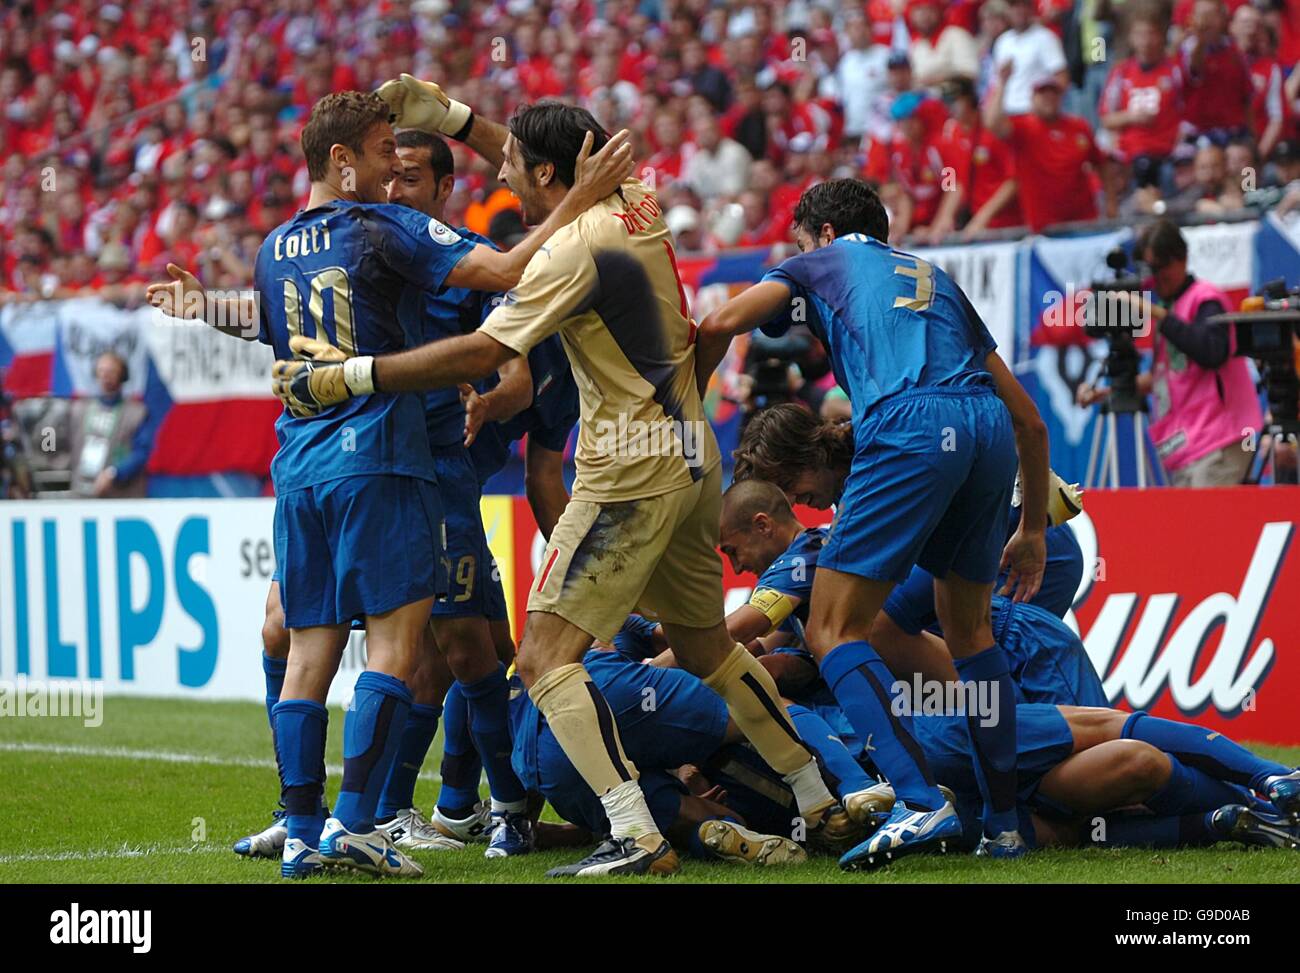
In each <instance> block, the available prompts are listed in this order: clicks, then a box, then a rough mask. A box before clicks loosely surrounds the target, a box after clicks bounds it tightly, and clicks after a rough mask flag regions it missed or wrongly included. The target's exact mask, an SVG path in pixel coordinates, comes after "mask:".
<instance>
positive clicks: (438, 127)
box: [378, 74, 474, 141]
mask: <svg viewBox="0 0 1300 973" xmlns="http://www.w3.org/2000/svg"><path fill="white" fill-rule="evenodd" d="M378 94H379V97H380V98H382V99H384V101H385V102H387V103H388V107H389V109H391V110H392V112H393V118H392V122H393V124H394V125H396V126H397V127H398V128H417V129H419V130H420V131H422V132H428V133H430V134H440V135H446V136H447V137H448V138H453V139H457V140H459V141H464V139H465V137H466V136H467V135H468V134H469V129H470V123H471V122H472V121H473V120H474V113H473V112H472V111H470V108H469V106H468V105H464V104H461V103H460V102H459V101H453V100H452V99H451V98H448V97H447V95H446V94H445V93H444V92H443V90H442V88H441V87H439V86H438V85H437V84H435V83H434V82H432V81H421V80H420V79H419V78H416V77H414V76H412V75H409V74H403V75H402V76H401V77H400V78H397V79H394V80H391V81H385V82H384V83H383V84H381V85H380V86H379V92H378Z"/></svg>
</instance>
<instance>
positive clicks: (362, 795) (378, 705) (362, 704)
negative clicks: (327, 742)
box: [334, 670, 411, 834]
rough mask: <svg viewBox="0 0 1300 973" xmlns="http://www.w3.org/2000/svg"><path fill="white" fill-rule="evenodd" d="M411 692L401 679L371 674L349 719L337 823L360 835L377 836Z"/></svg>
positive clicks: (360, 681)
mask: <svg viewBox="0 0 1300 973" xmlns="http://www.w3.org/2000/svg"><path fill="white" fill-rule="evenodd" d="M410 709H411V691H410V690H409V689H407V688H406V683H404V682H402V680H400V679H398V678H397V677H396V676H390V675H388V674H386V673H383V672H372V671H369V670H367V671H366V672H363V673H362V674H361V675H359V676H357V685H356V689H355V690H353V693H352V706H351V708H349V709H348V712H347V715H346V716H345V717H344V718H343V786H342V787H341V788H340V789H339V797H338V800H337V801H335V802H334V817H336V818H338V820H339V822H340V823H342V825H343V827H345V828H347V829H348V830H349V831H351V832H353V833H354V834H364V833H366V832H368V831H372V830H374V827H375V807H376V805H378V803H379V792H380V790H382V789H383V786H384V782H385V781H386V780H388V771H389V770H390V769H391V768H392V766H393V758H394V757H396V756H397V744H398V742H399V741H400V740H401V738H402V728H403V727H404V726H405V725H406V717H407V713H408V712H410Z"/></svg>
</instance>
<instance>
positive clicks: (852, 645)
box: [821, 642, 945, 811]
mask: <svg viewBox="0 0 1300 973" xmlns="http://www.w3.org/2000/svg"><path fill="white" fill-rule="evenodd" d="M821 674H822V678H823V679H824V680H826V684H827V685H828V686H830V688H831V692H832V693H834V694H835V700H836V702H838V703H839V704H840V708H841V709H842V710H844V715H845V716H847V717H848V719H849V723H851V724H852V725H853V729H854V730H856V731H857V734H858V737H859V738H860V739H862V740H867V741H869V742H870V743H871V759H872V762H873V763H875V765H876V766H877V767H879V768H880V772H881V773H883V774H884V775H885V777H886V779H888V781H889V783H890V784H892V785H893V788H894V793H895V794H896V795H897V796H898V799H899V800H900V801H902V802H904V803H905V804H906V805H907V806H908V807H909V808H912V809H914V810H931V811H932V810H937V809H938V808H941V807H943V805H944V800H945V798H944V796H943V794H942V793H940V791H939V788H938V787H936V786H935V783H934V778H933V777H932V776H931V775H930V767H929V765H928V764H927V763H926V761H925V753H924V751H922V749H921V746H920V744H919V743H917V742H916V737H915V736H914V735H913V733H912V717H911V716H910V715H908V712H907V707H895V706H893V695H897V692H896V691H894V690H893V686H894V684H895V679H894V674H893V673H892V672H890V671H889V667H888V666H887V665H885V662H884V660H883V659H881V658H880V656H878V655H877V654H876V650H875V649H873V648H872V647H871V646H870V645H868V644H867V643H866V642H845V643H844V644H843V645H837V646H836V647H835V648H834V649H832V650H831V651H830V652H828V653H827V654H826V657H825V658H824V659H822V661H821ZM891 694H892V695H891ZM896 710H897V711H898V712H896Z"/></svg>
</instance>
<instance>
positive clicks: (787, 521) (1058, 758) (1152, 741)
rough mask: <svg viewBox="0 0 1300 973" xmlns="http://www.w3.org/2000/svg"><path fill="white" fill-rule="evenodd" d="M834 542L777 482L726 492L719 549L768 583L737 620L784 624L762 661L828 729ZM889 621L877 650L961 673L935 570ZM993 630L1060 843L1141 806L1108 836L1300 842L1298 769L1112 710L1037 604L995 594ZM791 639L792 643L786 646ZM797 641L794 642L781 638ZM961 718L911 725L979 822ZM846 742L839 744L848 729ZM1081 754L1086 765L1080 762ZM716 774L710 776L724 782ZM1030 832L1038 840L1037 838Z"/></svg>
mask: <svg viewBox="0 0 1300 973" xmlns="http://www.w3.org/2000/svg"><path fill="white" fill-rule="evenodd" d="M1056 529H1057V528H1053V530H1056ZM1060 529H1061V530H1068V528H1060ZM824 536H825V532H824V531H823V530H821V529H811V530H804V529H803V528H802V525H800V524H799V523H798V521H797V520H795V518H794V516H793V511H791V510H790V508H789V505H788V503H787V502H786V499H785V497H784V495H782V494H781V492H780V491H779V490H778V489H777V488H776V487H775V486H774V485H772V484H768V483H764V482H763V481H759V480H746V481H741V482H739V483H736V484H733V485H732V487H731V488H730V489H729V490H728V491H727V493H726V494H725V495H724V496H723V526H722V539H723V545H722V550H723V552H724V554H726V555H727V556H728V558H730V560H731V561H732V564H733V567H734V568H735V569H736V570H737V571H738V572H743V571H752V572H754V573H757V574H759V575H760V579H759V582H758V584H757V586H756V587H755V590H754V593H753V596H752V597H751V599H750V602H749V603H748V604H747V605H744V606H741V607H740V608H738V609H736V611H734V612H733V613H732V614H731V616H729V618H728V623H729V624H730V625H732V627H733V632H734V633H735V634H736V635H737V637H738V638H742V639H743V638H745V637H746V636H756V634H757V633H762V632H765V630H766V629H767V628H770V627H771V626H772V625H773V624H777V625H778V626H779V628H778V629H777V633H776V638H770V637H763V638H762V639H761V640H760V645H759V646H758V648H759V649H760V650H767V654H766V655H765V656H764V657H763V659H762V661H763V663H764V664H765V665H767V666H768V668H769V671H771V672H772V673H773V675H774V677H775V678H776V680H777V684H778V686H780V687H781V690H782V692H783V693H784V694H785V695H786V696H789V697H792V698H795V699H797V700H798V701H799V702H801V703H803V704H805V705H807V706H809V707H811V708H815V709H816V711H817V712H818V714H819V715H820V716H821V717H822V718H823V719H824V720H825V721H826V722H827V723H828V724H829V725H830V726H834V727H840V726H842V725H843V717H842V714H839V713H838V712H837V709H836V707H835V705H834V701H833V700H832V699H829V698H827V696H826V694H825V685H824V683H822V682H821V680H820V679H819V678H818V675H817V670H816V667H815V665H814V664H813V662H812V660H811V658H810V656H809V655H808V654H807V651H806V649H804V648H803V647H802V646H801V645H800V644H799V642H798V633H799V630H800V628H801V615H802V613H803V612H805V611H806V610H807V609H806V604H807V597H808V594H809V592H810V591H811V589H812V585H813V578H814V576H815V573H816V571H817V558H818V553H819V551H820V549H821V545H822V542H823V541H824ZM782 545H785V546H784V547H783V546H782ZM778 552H779V553H778ZM1048 563H1049V568H1048V575H1047V576H1045V578H1044V584H1045V586H1047V587H1052V586H1053V578H1052V577H1051V575H1052V573H1053V572H1054V571H1059V572H1060V573H1062V574H1064V575H1066V576H1067V577H1073V578H1074V579H1075V583H1076V584H1077V578H1078V575H1077V571H1076V570H1075V568H1074V567H1073V566H1072V564H1071V562H1070V559H1069V558H1062V559H1061V560H1059V561H1057V562H1056V563H1055V566H1053V561H1052V559H1049V562H1048ZM881 616H882V619H887V620H888V622H889V626H890V627H891V628H892V632H889V633H887V634H882V633H881V629H882V627H881V625H880V620H878V622H877V625H876V626H874V627H873V642H874V644H876V645H878V646H880V647H881V654H882V656H884V657H885V658H887V659H889V658H897V659H900V660H901V659H918V658H924V659H926V660H927V664H926V666H925V668H926V669H927V670H928V671H926V672H923V673H917V674H918V675H923V676H924V678H927V679H931V680H940V679H951V678H952V674H951V672H950V671H948V670H949V668H950V667H949V666H948V665H946V660H947V653H946V652H945V651H944V647H943V643H942V642H941V641H940V640H939V639H938V638H937V637H936V636H935V635H933V634H930V633H928V632H927V631H926V629H927V628H930V627H933V625H934V622H935V621H936V618H935V614H934V586H933V579H932V578H930V576H929V575H928V574H927V573H926V572H924V571H922V570H921V569H920V568H915V569H913V573H912V574H911V575H910V576H909V578H908V580H907V581H906V582H905V583H904V584H902V585H900V586H898V587H897V588H895V589H894V591H893V592H891V594H890V597H889V599H887V600H886V603H885V607H884V609H883V610H882V612H881ZM993 628H994V630H995V631H996V632H998V637H999V644H1001V645H1002V646H1003V649H1004V650H1005V651H1006V652H1007V653H1008V655H1009V656H1010V657H1011V659H1012V660H1013V661H1012V666H1011V672H1012V676H1013V678H1014V679H1015V680H1016V693H1017V698H1018V700H1019V702H1020V704H1021V705H1018V707H1017V727H1018V730H1017V770H1018V776H1019V799H1018V804H1019V807H1020V814H1021V824H1022V825H1026V824H1027V823H1028V820H1029V819H1028V817H1027V814H1028V813H1029V811H1032V810H1035V809H1038V810H1041V811H1043V812H1044V813H1046V814H1048V815H1054V819H1055V821H1056V822H1058V827H1057V828H1056V829H1054V830H1053V831H1052V832H1051V834H1052V835H1053V838H1052V840H1054V841H1058V842H1059V841H1060V840H1061V838H1062V836H1064V835H1068V834H1069V833H1070V831H1069V829H1068V828H1065V829H1064V830H1062V829H1061V823H1062V822H1066V823H1068V822H1069V821H1070V820H1074V819H1078V818H1079V817H1080V816H1081V815H1091V814H1095V813H1098V812H1103V811H1114V810H1115V809H1118V808H1124V807H1127V806H1129V805H1132V804H1145V805H1146V806H1147V808H1148V810H1150V811H1151V812H1152V814H1153V815H1155V816H1156V817H1159V818H1161V819H1162V820H1155V819H1154V818H1150V817H1148V818H1134V819H1132V820H1130V819H1128V818H1124V819H1123V820H1122V822H1121V823H1119V824H1118V828H1117V829H1116V828H1112V829H1111V830H1110V832H1109V834H1110V835H1111V840H1112V842H1113V841H1131V842H1139V843H1141V842H1145V841H1148V840H1157V839H1160V840H1170V839H1169V836H1170V835H1174V836H1177V835H1179V834H1181V835H1182V840H1184V841H1189V842H1190V841H1193V840H1198V839H1197V836H1198V835H1199V836H1200V838H1204V839H1205V840H1210V839H1214V840H1219V839H1221V838H1224V837H1236V838H1240V839H1241V840H1245V841H1248V842H1253V843H1280V842H1290V841H1292V840H1294V835H1293V834H1292V833H1291V832H1289V831H1287V830H1286V825H1287V818H1286V816H1287V815H1294V814H1295V813H1296V812H1297V811H1298V810H1300V775H1297V774H1296V773H1294V772H1292V771H1291V770H1290V768H1287V767H1284V766H1282V765H1279V764H1276V763H1272V762H1270V761H1267V760H1263V759H1261V758H1258V757H1255V756H1254V755H1253V754H1251V753H1249V751H1246V750H1245V749H1244V748H1242V747H1240V746H1238V745H1236V744H1234V743H1232V742H1231V741H1229V740H1227V739H1226V738H1224V737H1222V736H1221V735H1219V734H1214V733H1210V732H1209V731H1207V730H1205V729H1204V728H1202V727H1198V726H1194V725H1192V724H1186V723H1178V722H1175V721H1170V720H1161V719H1156V718H1153V717H1149V716H1146V715H1145V714H1136V715H1134V714H1127V713H1123V712H1121V711H1118V710H1113V709H1110V708H1109V707H1108V705H1107V700H1106V696H1105V693H1104V691H1103V689H1102V686H1101V680H1100V678H1099V677H1098V676H1097V674H1096V671H1095V669H1094V668H1093V667H1092V664H1091V662H1090V660H1089V659H1088V657H1087V653H1086V651H1085V650H1084V647H1083V643H1082V642H1081V641H1080V640H1079V638H1078V636H1076V635H1075V634H1074V632H1072V631H1071V630H1070V629H1069V628H1068V627H1067V626H1066V625H1065V624H1064V623H1063V622H1061V621H1060V620H1059V619H1058V618H1056V617H1055V616H1054V615H1052V614H1050V613H1048V612H1046V611H1044V610H1042V609H1041V608H1038V607H1037V606H1035V605H1031V604H1016V603H1014V602H1012V601H1010V600H1009V599H1006V598H1002V597H994V599H993ZM893 633H897V634H898V636H901V637H902V638H906V639H921V640H923V644H922V645H921V647H920V648H919V649H913V650H912V651H911V652H910V653H904V652H903V651H902V650H901V647H900V646H898V645H897V644H896V641H895V640H896V636H895V635H894V634H893ZM783 634H784V635H787V636H789V638H784V639H783V638H781V635H783ZM789 641H792V642H793V643H794V644H792V645H781V644H777V643H778V642H789ZM927 647H928V649H927ZM896 664H898V665H901V664H902V663H896ZM894 671H895V674H896V675H898V676H899V678H900V679H902V680H904V681H905V682H906V681H907V680H909V679H911V678H912V673H911V672H908V671H907V670H906V669H903V668H900V669H895V670H894ZM1058 704H1059V707H1060V708H1059V710H1058ZM962 722H963V720H962V719H961V718H960V717H956V716H942V715H934V716H927V715H917V716H916V719H915V725H916V731H917V739H918V741H919V742H920V743H921V745H922V746H923V747H924V749H925V753H926V756H927V759H929V761H930V763H931V766H932V767H933V768H934V770H935V774H936V777H938V779H940V780H943V781H944V782H945V783H947V784H949V785H951V786H952V787H953V789H954V791H956V793H957V804H956V806H957V810H958V813H959V814H961V815H962V817H963V820H964V822H968V823H971V824H973V823H974V822H975V821H977V820H978V816H979V812H980V806H981V799H980V794H979V788H978V783H977V780H976V778H975V774H974V769H973V755H972V754H971V752H970V747H969V743H968V738H967V736H966V734H965V732H964V730H963V728H962ZM840 735H841V738H843V732H842V731H841V733H840ZM845 742H848V741H847V740H846V741H845ZM851 749H852V748H851ZM1085 752H1086V754H1087V756H1086V758H1085V757H1083V756H1081V755H1083V754H1085ZM706 773H707V772H706ZM708 776H709V777H710V779H713V777H715V776H717V774H716V773H715V774H712V775H708ZM1251 790H1254V791H1258V792H1260V793H1262V794H1264V795H1266V796H1267V797H1268V799H1269V801H1271V802H1272V805H1271V806H1270V805H1268V804H1263V803H1262V802H1257V801H1255V800H1254V799H1253V798H1252V796H1251ZM864 797H866V796H864ZM869 797H870V799H871V801H872V803H873V805H874V808H873V810H876V811H883V810H887V809H888V808H889V807H890V805H891V804H892V802H893V794H892V790H891V789H890V788H888V786H883V787H880V788H876V789H874V791H873V793H872V794H871V795H869ZM1229 805H1231V806H1232V808H1233V809H1232V810H1231V811H1227V810H1224V811H1223V812H1222V813H1220V814H1218V816H1217V817H1216V816H1215V815H1214V814H1212V813H1211V812H1217V811H1219V810H1220V809H1221V808H1225V807H1227V806H1229ZM750 814H751V816H753V814H754V812H753V810H752V809H750ZM1176 814H1180V815H1191V816H1192V817H1190V818H1189V820H1188V821H1187V822H1184V823H1183V824H1182V826H1181V827H1182V830H1181V832H1180V831H1179V828H1178V826H1177V821H1174V822H1172V823H1171V822H1170V820H1169V818H1170V817H1171V816H1173V815H1176ZM757 820H762V819H761V818H758V819H757ZM1116 820H1117V821H1118V820H1120V819H1119V818H1117V819H1116ZM1027 837H1028V838H1029V840H1031V841H1032V840H1033V833H1032V831H1031V832H1029V833H1028V834H1027Z"/></svg>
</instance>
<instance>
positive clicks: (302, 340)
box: [289, 334, 348, 362]
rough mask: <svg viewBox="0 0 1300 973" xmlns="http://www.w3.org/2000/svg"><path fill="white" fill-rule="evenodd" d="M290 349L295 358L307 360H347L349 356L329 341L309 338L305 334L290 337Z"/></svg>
mask: <svg viewBox="0 0 1300 973" xmlns="http://www.w3.org/2000/svg"><path fill="white" fill-rule="evenodd" d="M289 350H290V351H292V352H293V354H294V357H295V358H305V359H307V361H318V362H331V361H347V357H348V356H347V354H345V353H344V352H343V351H342V349H339V348H335V347H334V346H333V345H332V344H330V343H329V342H328V341H322V340H321V339H319V338H308V337H307V336H306V335H305V334H296V335H293V336H292V337H291V338H290V339H289Z"/></svg>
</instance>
